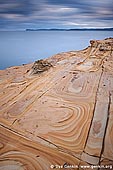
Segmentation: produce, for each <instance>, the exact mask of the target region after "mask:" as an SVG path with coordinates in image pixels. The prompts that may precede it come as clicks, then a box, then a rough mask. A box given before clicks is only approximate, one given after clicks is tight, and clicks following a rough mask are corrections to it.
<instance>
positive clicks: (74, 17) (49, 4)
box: [0, 0, 113, 29]
mask: <svg viewBox="0 0 113 170" xmlns="http://www.w3.org/2000/svg"><path fill="white" fill-rule="evenodd" d="M95 26H98V27H113V7H112V0H107V1H106V0H102V1H98V0H91V1H90V0H81V1H78V0H32V1H31V0H0V28H1V29H3V28H5V29H10V28H11V29H12V28H14V29H16V28H18V29H26V27H27V28H28V27H30V28H51V27H52V28H53V27H54V28H55V27H56V28H58V27H59V28H70V27H71V28H75V27H76V28H77V27H78V28H79V27H95Z"/></svg>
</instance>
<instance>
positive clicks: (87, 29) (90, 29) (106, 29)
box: [26, 28, 113, 31]
mask: <svg viewBox="0 0 113 170" xmlns="http://www.w3.org/2000/svg"><path fill="white" fill-rule="evenodd" d="M26 31H113V28H81V29H80V28H75V29H57V28H52V29H31V28H28V29H26Z"/></svg>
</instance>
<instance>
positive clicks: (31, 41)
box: [0, 31, 113, 70]
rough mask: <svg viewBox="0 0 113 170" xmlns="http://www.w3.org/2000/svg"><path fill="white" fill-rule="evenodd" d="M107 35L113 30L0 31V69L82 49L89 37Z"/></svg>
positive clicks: (104, 36) (102, 37) (98, 38)
mask: <svg viewBox="0 0 113 170" xmlns="http://www.w3.org/2000/svg"><path fill="white" fill-rule="evenodd" d="M108 37H113V31H10V32H9V31H1V32H0V69H1V70H2V69H5V68H7V67H11V66H16V65H22V64H27V63H31V62H34V61H36V60H38V59H43V58H47V57H50V56H52V55H55V54H57V53H61V52H66V51H75V50H82V49H84V48H86V47H87V46H89V45H90V43H89V41H90V40H92V39H95V40H100V39H104V38H108Z"/></svg>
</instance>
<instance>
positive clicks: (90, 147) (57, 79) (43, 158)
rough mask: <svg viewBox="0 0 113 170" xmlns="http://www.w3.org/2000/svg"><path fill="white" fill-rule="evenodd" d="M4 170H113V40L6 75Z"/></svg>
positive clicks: (1, 135) (0, 163) (1, 82)
mask: <svg viewBox="0 0 113 170" xmlns="http://www.w3.org/2000/svg"><path fill="white" fill-rule="evenodd" d="M0 154H1V155H0V169H1V170H8V168H9V169H11V170H12V169H14V170H17V169H19V170H35V169H36V170H50V169H53V168H56V169H59V168H62V169H64V168H67V169H70V170H71V169H84V168H85V167H86V168H85V169H87V170H88V169H92V167H94V169H101V170H103V169H113V38H107V39H104V40H91V41H90V46H89V47H87V48H86V49H84V50H81V51H70V52H65V53H59V54H57V55H55V56H52V57H50V58H48V59H45V60H39V61H36V62H35V63H32V64H28V65H23V66H15V67H11V68H7V69H6V70H1V71H0Z"/></svg>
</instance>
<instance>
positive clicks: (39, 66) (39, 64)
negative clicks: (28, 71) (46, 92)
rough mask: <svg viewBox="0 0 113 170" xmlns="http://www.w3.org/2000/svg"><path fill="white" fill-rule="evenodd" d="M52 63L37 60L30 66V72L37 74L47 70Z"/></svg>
mask: <svg viewBox="0 0 113 170" xmlns="http://www.w3.org/2000/svg"><path fill="white" fill-rule="evenodd" d="M50 67H52V64H51V63H50V62H48V61H46V60H37V61H35V63H34V64H33V66H32V74H39V73H42V72H44V71H47V70H48V69H49V68H50Z"/></svg>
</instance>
